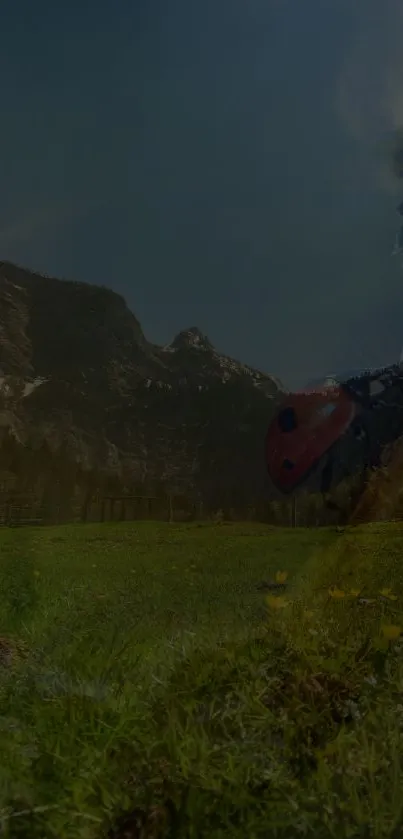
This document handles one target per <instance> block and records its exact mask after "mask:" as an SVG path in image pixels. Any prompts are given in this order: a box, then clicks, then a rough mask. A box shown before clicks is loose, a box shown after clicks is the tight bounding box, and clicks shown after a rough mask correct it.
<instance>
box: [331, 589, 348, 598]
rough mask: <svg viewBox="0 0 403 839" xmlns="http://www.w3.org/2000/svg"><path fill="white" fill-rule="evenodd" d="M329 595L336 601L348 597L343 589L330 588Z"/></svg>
mask: <svg viewBox="0 0 403 839" xmlns="http://www.w3.org/2000/svg"><path fill="white" fill-rule="evenodd" d="M329 594H330V597H333V598H334V599H335V600H341V599H342V598H343V597H345V596H346V595H345V593H344V591H342V589H340V588H330V589H329Z"/></svg>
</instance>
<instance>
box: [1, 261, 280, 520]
mask: <svg viewBox="0 0 403 839" xmlns="http://www.w3.org/2000/svg"><path fill="white" fill-rule="evenodd" d="M282 390H283V388H282V385H281V383H280V382H279V381H278V380H277V379H276V378H274V377H272V376H269V375H266V374H264V373H261V372H259V371H257V370H254V369H252V368H251V367H248V366H247V365H245V364H241V363H240V362H238V361H235V360H234V359H232V358H229V357H227V356H225V355H222V354H220V353H218V352H217V351H216V350H215V349H214V347H213V346H212V344H211V343H210V341H209V340H208V338H207V337H206V336H205V335H203V334H202V333H201V332H200V331H199V329H197V328H196V327H192V328H190V329H187V330H184V331H183V332H180V334H179V335H177V336H176V337H175V338H174V340H173V341H172V343H171V344H169V345H168V346H165V347H160V346H157V345H156V344H153V343H151V342H149V341H148V340H147V339H146V337H145V336H144V333H143V331H142V328H141V325H140V323H139V321H138V320H137V318H136V317H135V315H134V314H133V313H132V312H131V311H130V310H129V309H128V307H127V305H126V302H125V300H124V299H123V297H121V296H120V295H119V294H117V293H116V292H114V291H111V290H110V289H108V288H104V287H97V286H93V285H88V284H86V283H79V282H71V281H67V280H58V279H54V278H50V277H48V276H45V275H42V274H37V273H34V272H31V271H28V270H26V269H24V268H21V267H18V266H16V265H13V264H11V263H8V262H2V263H0V445H1V442H2V441H3V449H4V447H6V446H7V445H8V447H10V445H11V442H12V445H13V446H14V448H15V449H17V450H18V452H19V453H20V455H21V452H24V451H38V450H39V449H40V448H41V447H42V448H43V447H45V448H46V449H47V450H49V452H51V453H53V454H54V455H56V453H58V455H60V452H63V453H64V455H65V456H66V458H67V459H68V460H69V462H76V463H79V464H80V467H81V468H83V469H86V470H94V469H101V470H102V471H104V472H105V473H108V474H114V475H116V476H118V477H119V480H120V481H121V482H122V483H123V484H124V485H125V486H129V485H130V486H132V485H134V484H136V485H137V486H138V485H141V486H142V487H145V488H147V490H148V491H151V490H155V488H156V487H157V486H158V487H160V486H164V487H165V488H170V489H171V490H172V491H183V492H186V493H193V494H194V495H195V497H196V496H197V497H198V498H203V499H204V500H206V501H207V503H209V504H211V505H213V506H214V505H217V504H218V505H219V506H223V505H224V504H226V503H227V504H231V505H235V504H237V503H239V504H240V503H246V501H247V500H248V499H250V500H251V502H253V500H254V499H255V498H256V497H258V496H259V497H261V496H262V492H263V493H264V487H265V482H266V479H265V469H264V462H263V446H264V436H265V432H266V427H267V425H268V422H269V420H270V417H271V415H272V412H273V410H274V407H275V405H276V403H277V401H278V399H279V397H280V396H281V393H282Z"/></svg>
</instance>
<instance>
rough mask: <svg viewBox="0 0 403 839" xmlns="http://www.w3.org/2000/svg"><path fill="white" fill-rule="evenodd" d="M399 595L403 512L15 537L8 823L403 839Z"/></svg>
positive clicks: (134, 836) (5, 572)
mask: <svg viewBox="0 0 403 839" xmlns="http://www.w3.org/2000/svg"><path fill="white" fill-rule="evenodd" d="M278 571H280V572H287V574H288V579H287V589H286V591H285V592H284V594H282V595H279V596H276V593H274V594H271V595H269V596H267V595H265V594H264V593H263V592H262V591H260V590H259V589H258V586H259V584H260V583H261V582H262V581H264V580H269V579H270V578H271V579H273V577H274V576H275V574H276V572H278ZM380 592H383V594H381V593H380ZM402 600H403V525H400V524H389V525H388V524H382V525H381V524H379V525H369V526H366V527H360V528H354V529H346V530H344V531H336V530H334V529H316V530H302V529H301V530H299V529H296V530H281V529H274V528H273V529H270V528H267V527H264V526H260V525H249V524H239V525H233V524H231V525H225V524H223V525H221V526H218V525H172V524H171V525H169V524H157V523H151V522H147V523H146V522H144V523H142V522H140V523H131V524H119V525H107V524H104V525H102V526H93V525H87V526H75V527H58V528H47V529H37V530H25V529H21V530H3V531H2V532H0V615H1V627H0V635H1V638H0V703H1V704H0V754H1V760H0V822H1V830H2V832H1V835H4V836H7V837H32V839H50V837H52V838H53V837H57V839H75V838H76V837H77V839H78V838H79V839H106V837H108V836H109V837H113V839H117V838H118V837H119V839H123V837H126V839H140V837H143V839H146V837H147V839H168V837H170V838H171V837H172V838H173V837H178V838H179V837H180V839H182V837H183V839H185V838H186V839H199V837H200V838H201V837H209V839H221V837H223V839H224V837H236V839H241V837H242V839H245V838H246V837H247V839H260V837H261V839H268V837H280V839H291V837H294V836H295V837H297V836H312V837H313V836H314V837H315V839H327V837H337V839H340V838H341V837H346V839H347V837H355V836H357V837H371V838H372V837H374V839H378V837H379V839H381V837H392V839H401V837H402V836H403V797H402V795H401V789H402V784H403V748H402V747H403V666H402V662H403V647H402V644H401V641H400V627H401V626H402V627H403V602H402Z"/></svg>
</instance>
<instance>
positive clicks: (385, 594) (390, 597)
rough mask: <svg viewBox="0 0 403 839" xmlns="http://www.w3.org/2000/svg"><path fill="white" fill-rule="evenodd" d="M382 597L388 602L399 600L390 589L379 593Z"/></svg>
mask: <svg viewBox="0 0 403 839" xmlns="http://www.w3.org/2000/svg"><path fill="white" fill-rule="evenodd" d="M379 594H380V595H381V597H386V598H387V599H388V600H397V597H396V595H395V594H392V589H390V588H383V589H382V591H380V592H379Z"/></svg>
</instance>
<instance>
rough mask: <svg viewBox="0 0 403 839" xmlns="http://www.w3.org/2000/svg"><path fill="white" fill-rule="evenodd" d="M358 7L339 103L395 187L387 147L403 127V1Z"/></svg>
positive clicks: (361, 2) (371, 0)
mask: <svg viewBox="0 0 403 839" xmlns="http://www.w3.org/2000/svg"><path fill="white" fill-rule="evenodd" d="M354 10H355V31H354V34H353V36H352V39H351V44H350V48H349V49H348V50H347V51H346V54H345V58H344V61H343V63H342V68H341V73H340V77H339V79H338V83H337V93H336V107H337V110H338V112H339V114H340V116H341V118H342V120H343V122H344V124H345V126H346V128H347V130H348V131H349V132H350V134H351V135H352V136H354V138H355V139H356V141H357V142H358V143H359V144H361V145H362V148H363V153H365V152H366V151H368V150H371V151H372V153H373V152H377V153H378V159H379V172H380V175H381V182H382V185H383V187H384V188H393V181H394V179H393V176H392V174H391V172H390V168H389V166H388V152H389V135H390V134H391V133H393V132H394V131H396V130H398V129H400V128H402V127H403V49H402V43H403V3H402V2H401V0H358V2H357V4H356V5H355V7H354Z"/></svg>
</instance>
